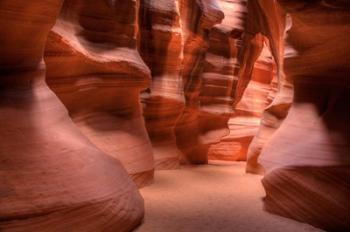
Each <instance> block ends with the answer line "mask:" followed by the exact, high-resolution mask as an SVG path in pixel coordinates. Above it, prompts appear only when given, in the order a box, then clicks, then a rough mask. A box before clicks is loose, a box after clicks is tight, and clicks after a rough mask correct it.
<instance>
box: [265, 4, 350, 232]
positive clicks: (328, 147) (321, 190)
mask: <svg viewBox="0 0 350 232" xmlns="http://www.w3.org/2000/svg"><path fill="white" fill-rule="evenodd" d="M280 3H281V9H282V10H285V11H286V12H287V13H288V15H286V16H285V17H283V15H284V14H283V11H282V10H280V6H279V5H277V3H274V4H272V3H271V4H270V3H267V2H264V1H259V3H258V4H259V5H260V7H261V9H262V12H263V15H264V17H263V18H265V19H264V20H265V22H266V25H268V26H267V28H269V30H266V31H267V33H266V34H267V35H268V37H269V39H270V42H271V44H272V47H274V48H273V50H276V51H277V50H280V51H282V50H283V47H284V46H287V45H288V46H289V50H288V51H287V52H288V53H285V54H284V56H279V57H280V63H279V65H281V68H283V70H282V71H283V72H284V73H285V74H286V77H287V78H288V79H286V80H292V81H293V82H294V88H295V90H294V100H293V103H292V106H291V109H290V111H289V114H288V115H287V117H286V119H285V120H284V121H283V123H282V124H281V126H280V127H279V129H278V130H277V131H276V132H275V133H274V134H273V136H272V137H271V139H270V140H269V141H268V142H267V144H266V146H265V147H264V148H263V150H262V152H261V155H260V158H259V162H260V163H261V164H262V165H263V167H264V168H265V171H266V176H265V177H264V179H263V183H264V186H265V190H266V195H267V197H266V204H265V206H266V209H267V210H269V211H272V212H274V213H278V214H281V215H283V216H288V217H292V218H294V219H297V220H300V221H304V222H308V223H310V224H313V225H315V226H318V227H321V228H324V229H326V230H331V231H347V230H349V228H350V224H349V223H348V222H347V220H346V219H345V218H344V215H349V212H350V204H349V199H350V194H349V191H348V190H349V184H350V183H349V180H350V177H349V172H348V170H349V165H350V157H349V151H350V146H349V134H350V127H349V123H348V117H349V114H350V107H349V103H348V102H349V100H350V91H349V89H350V88H349V84H350V82H349V79H348V77H347V73H348V72H349V70H350V59H348V57H349V55H350V49H349V46H348V45H347V42H346V36H345V35H347V34H348V33H347V32H348V31H349V29H350V26H349V24H348V22H349V20H348V19H349V17H350V11H349V7H348V5H347V4H346V3H344V2H342V1H335V2H331V1H322V2H311V3H310V2H306V1H297V2H293V1H280ZM281 12H282V14H281ZM285 19H287V24H286V25H285V24H284V22H285ZM279 25H280V26H279ZM283 25H285V26H283ZM283 27H285V28H286V30H287V34H286V42H285V43H284V38H283V36H279V37H278V36H276V37H275V36H274V34H279V33H278V30H277V29H278V28H283ZM278 38H279V39H278ZM276 54H278V53H276ZM280 54H283V53H280ZM282 59H283V61H282ZM277 60H278V59H277ZM277 64H278V62H277ZM283 80H284V79H283V78H282V79H280V81H283ZM280 87H283V83H282V84H280ZM280 91H281V90H280ZM276 99H277V100H276ZM281 99H282V98H278V97H276V98H275V100H274V102H273V103H272V104H271V106H270V107H269V108H268V110H267V111H268V112H275V113H274V114H275V115H278V114H276V112H279V110H280V109H281V107H278V105H276V103H281V102H282V101H281Z"/></svg>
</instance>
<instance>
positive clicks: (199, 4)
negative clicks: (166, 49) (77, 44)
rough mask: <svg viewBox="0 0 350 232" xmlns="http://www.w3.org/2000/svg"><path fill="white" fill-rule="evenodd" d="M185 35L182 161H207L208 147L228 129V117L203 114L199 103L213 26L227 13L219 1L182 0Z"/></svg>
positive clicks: (178, 129)
mask: <svg viewBox="0 0 350 232" xmlns="http://www.w3.org/2000/svg"><path fill="white" fill-rule="evenodd" d="M180 15H181V20H182V29H183V36H184V59H183V72H182V75H183V80H184V94H185V106H186V107H185V109H184V111H183V113H182V114H181V116H180V118H179V120H178V121H177V124H176V127H175V132H176V139H177V145H178V147H179V149H180V150H181V151H182V153H183V160H182V161H183V162H187V163H207V160H208V157H207V153H208V147H209V145H210V143H213V142H218V140H219V139H220V138H221V137H222V136H223V134H226V132H227V117H224V118H222V117H219V118H218V117H216V116H217V115H214V116H213V115H208V114H205V116H203V114H202V112H201V104H200V92H201V87H202V76H201V74H202V71H203V67H204V62H205V56H206V52H207V49H208V39H209V32H210V30H211V28H212V27H213V26H214V25H215V24H217V23H220V22H221V21H222V19H223V18H224V14H223V12H222V11H221V8H220V6H219V4H218V2H217V1H216V0H210V1H195V0H190V1H187V0H184V1H181V2H180Z"/></svg>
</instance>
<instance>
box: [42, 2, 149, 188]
mask: <svg viewBox="0 0 350 232" xmlns="http://www.w3.org/2000/svg"><path fill="white" fill-rule="evenodd" d="M138 10H139V2H138V1H133V0H128V1H123V2H122V3H121V2H113V3H112V2H108V1H103V0H99V1H85V0H81V1H80V0H66V1H65V3H64V6H63V9H62V11H61V15H60V18H59V20H57V22H56V24H55V26H54V28H53V29H52V31H51V33H50V35H49V39H48V42H47V46H46V52H45V59H46V62H47V67H48V73H47V76H48V77H47V79H48V84H49V86H50V87H51V88H52V89H53V90H54V92H55V93H56V94H57V95H58V97H59V98H60V99H61V101H62V102H63V103H64V104H65V106H66V107H67V109H68V110H69V114H70V116H71V118H72V119H73V121H74V122H75V124H76V125H77V126H78V127H79V129H80V130H81V131H82V133H83V134H84V135H85V136H86V137H88V138H89V139H90V141H91V142H92V143H94V144H95V145H96V146H97V147H99V148H100V149H101V150H103V151H104V152H106V153H107V154H109V155H110V156H111V157H113V158H116V159H118V160H120V161H121V162H122V164H123V165H124V167H125V168H126V169H127V171H128V173H129V174H130V175H131V176H132V178H133V179H134V181H135V182H136V183H137V184H138V186H144V185H146V184H149V183H151V181H152V179H153V169H154V164H153V154H152V147H151V143H150V141H149V138H148V135H147V132H146V129H145V126H144V120H143V116H142V112H141V106H140V101H139V93H140V91H141V90H143V89H145V88H146V87H147V86H148V84H149V81H150V80H149V79H150V70H149V69H148V67H147V66H146V64H145V63H144V62H143V60H142V59H141V57H140V55H139V53H138V51H137V49H136V45H137V35H138V22H137V18H138V13H139V12H138Z"/></svg>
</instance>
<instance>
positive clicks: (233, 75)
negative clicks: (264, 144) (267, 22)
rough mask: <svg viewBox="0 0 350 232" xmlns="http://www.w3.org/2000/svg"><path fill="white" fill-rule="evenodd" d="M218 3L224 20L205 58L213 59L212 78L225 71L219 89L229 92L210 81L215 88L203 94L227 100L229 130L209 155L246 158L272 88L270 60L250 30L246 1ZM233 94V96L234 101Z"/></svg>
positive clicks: (261, 40) (258, 37) (259, 37)
mask: <svg viewBox="0 0 350 232" xmlns="http://www.w3.org/2000/svg"><path fill="white" fill-rule="evenodd" d="M220 4H221V6H222V9H223V11H224V13H225V19H224V20H223V22H222V23H221V24H218V25H216V26H214V29H213V30H212V32H211V34H210V37H212V39H211V40H210V42H211V41H213V42H211V43H210V47H209V51H208V53H209V55H207V57H210V59H208V60H212V61H211V62H209V65H208V66H209V67H208V69H209V70H213V71H212V72H214V73H215V75H212V76H213V77H214V79H219V78H217V77H218V76H219V75H218V73H217V72H221V73H226V74H227V80H229V79H230V80H231V81H230V82H229V83H225V84H224V82H223V81H222V82H221V83H222V84H221V85H222V86H221V88H220V89H225V88H229V92H228V93H227V95H226V96H225V95H222V93H221V95H219V93H220V89H219V88H218V87H219V86H217V85H214V82H213V81H211V82H209V83H208V84H207V85H208V86H211V88H213V87H216V89H215V92H214V91H213V90H211V91H210V89H209V90H207V89H206V91H203V94H202V95H205V93H206V92H209V94H210V93H211V92H212V94H213V95H214V94H216V95H217V97H216V99H217V100H220V101H221V102H224V100H226V101H227V103H229V104H228V105H227V107H229V108H228V109H229V110H230V111H232V113H231V115H230V119H229V121H228V127H229V129H230V133H229V134H228V135H227V136H225V137H223V138H222V139H221V140H220V142H219V143H216V144H213V145H211V146H210V148H209V158H210V159H216V160H230V161H235V160H246V156H247V150H248V146H249V144H250V142H251V140H252V138H253V137H254V135H255V134H256V133H257V129H258V127H259V124H260V120H261V118H262V111H263V110H264V108H265V107H266V106H267V104H268V103H269V101H268V97H267V96H268V93H269V91H270V89H271V88H270V84H271V80H272V77H273V61H272V59H271V54H270V52H269V49H268V48H267V46H266V43H265V40H266V39H265V37H264V36H263V35H262V34H255V33H252V31H251V29H250V26H251V25H252V24H251V23H250V20H252V19H251V18H250V15H249V14H250V13H249V12H247V1H232V2H228V1H221V2H220ZM248 4H249V2H248ZM248 7H249V5H248ZM218 35H220V36H218ZM227 40H228V42H226V41H227ZM218 46H219V48H220V49H216V51H214V52H213V54H210V51H211V50H213V49H212V48H215V47H218ZM226 60H227V61H229V62H227V65H222V64H221V63H223V61H226ZM220 79H222V76H220ZM232 90H233V91H232ZM206 95H208V94H206ZM232 97H234V98H235V102H234V103H233V100H232ZM214 99H215V98H214Z"/></svg>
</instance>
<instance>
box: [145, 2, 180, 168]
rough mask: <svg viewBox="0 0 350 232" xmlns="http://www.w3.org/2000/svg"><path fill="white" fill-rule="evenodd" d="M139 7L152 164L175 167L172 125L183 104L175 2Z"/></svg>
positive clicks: (152, 3) (177, 9)
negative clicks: (147, 79) (148, 77)
mask: <svg viewBox="0 0 350 232" xmlns="http://www.w3.org/2000/svg"><path fill="white" fill-rule="evenodd" d="M140 8H141V10H140V18H139V20H140V29H141V35H140V37H139V40H140V52H141V55H142V58H143V59H144V60H145V62H146V64H147V65H148V67H150V69H151V73H152V83H151V87H150V89H149V90H148V91H145V92H144V93H143V95H142V96H143V98H142V101H143V103H144V116H145V120H146V127H147V131H148V134H149V136H150V138H151V141H152V146H153V154H154V159H155V167H156V169H171V168H176V167H178V165H179V158H180V151H179V150H178V148H177V146H176V138H175V133H174V128H175V123H176V121H177V119H178V117H179V115H180V113H181V112H182V110H183V107H184V96H183V85H182V77H181V71H182V58H183V55H182V52H183V51H182V49H183V42H182V30H181V22H180V15H179V2H178V1H177V0H161V1H150V0H142V1H141V5H140Z"/></svg>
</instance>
